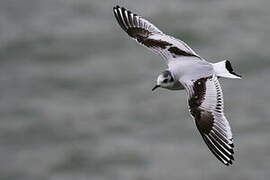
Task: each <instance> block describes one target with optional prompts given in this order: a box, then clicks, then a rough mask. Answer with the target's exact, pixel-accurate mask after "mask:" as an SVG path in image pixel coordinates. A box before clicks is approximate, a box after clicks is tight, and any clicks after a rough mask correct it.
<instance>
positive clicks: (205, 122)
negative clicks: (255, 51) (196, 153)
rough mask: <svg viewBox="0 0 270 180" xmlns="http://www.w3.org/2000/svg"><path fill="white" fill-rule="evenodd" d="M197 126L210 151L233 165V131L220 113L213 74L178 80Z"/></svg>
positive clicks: (216, 81)
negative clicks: (188, 79) (190, 79)
mask: <svg viewBox="0 0 270 180" xmlns="http://www.w3.org/2000/svg"><path fill="white" fill-rule="evenodd" d="M181 83H182V84H183V85H184V86H185V88H186V91H187V94H188V105H189V109H190V113H191V115H192V116H193V118H194V120H195V123H196V126H197V128H198V130H199V132H200V134H201V135H202V137H203V140H204V141H205V143H206V145H207V146H208V148H209V149H210V150H211V152H212V153H213V154H214V155H215V156H216V157H217V158H218V159H219V160H220V161H221V162H223V163H224V164H225V165H229V164H232V160H234V157H233V154H234V151H233V147H234V145H233V138H232V132H231V128H230V125H229V122H228V121H227V119H226V117H225V116H224V113H223V95H222V90H221V87H220V84H219V82H218V79H217V77H216V76H215V75H213V76H209V77H203V78H199V79H196V80H193V81H182V82H181Z"/></svg>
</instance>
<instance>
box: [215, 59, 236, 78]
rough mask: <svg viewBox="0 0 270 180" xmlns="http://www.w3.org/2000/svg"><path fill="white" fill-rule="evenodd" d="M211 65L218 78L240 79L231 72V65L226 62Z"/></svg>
mask: <svg viewBox="0 0 270 180" xmlns="http://www.w3.org/2000/svg"><path fill="white" fill-rule="evenodd" d="M212 65H213V67H214V71H215V73H216V75H217V76H218V77H225V78H232V79H241V76H240V75H238V74H236V73H235V72H234V71H233V68H232V65H231V63H230V61H228V60H225V61H220V62H218V63H213V64H212Z"/></svg>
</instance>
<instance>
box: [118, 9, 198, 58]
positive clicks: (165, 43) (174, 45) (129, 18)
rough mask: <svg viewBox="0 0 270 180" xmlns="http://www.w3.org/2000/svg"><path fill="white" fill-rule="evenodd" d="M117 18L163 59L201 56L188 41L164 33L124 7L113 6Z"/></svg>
mask: <svg viewBox="0 0 270 180" xmlns="http://www.w3.org/2000/svg"><path fill="white" fill-rule="evenodd" d="M113 12H114V15H115V18H116V19H117V21H118V23H119V25H120V26H121V28H122V29H123V30H124V31H125V32H126V33H127V34H128V35H129V36H130V37H132V38H133V39H135V40H137V42H139V43H140V44H142V45H144V46H146V47H148V48H150V49H151V50H152V51H154V52H156V53H158V54H160V55H161V56H162V57H163V59H165V60H167V61H168V60H170V59H174V58H178V59H179V57H186V56H193V57H198V58H199V59H201V58H200V57H199V55H197V54H196V53H195V52H194V51H193V50H192V49H191V48H190V47H189V46H188V45H187V44H186V43H184V42H183V41H180V40H178V39H175V38H173V37H171V36H168V35H166V34H164V33H163V32H162V31H160V30H159V29H158V28H157V27H156V26H154V25H153V24H152V23H150V22H149V21H147V20H146V19H144V18H142V17H140V16H138V15H137V14H134V13H132V12H131V11H129V10H126V9H125V8H123V7H119V6H116V7H114V8H113Z"/></svg>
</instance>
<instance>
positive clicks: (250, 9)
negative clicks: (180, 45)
mask: <svg viewBox="0 0 270 180" xmlns="http://www.w3.org/2000/svg"><path fill="white" fill-rule="evenodd" d="M116 4H119V5H123V6H125V7H127V8H129V9H131V10H133V11H135V13H137V14H140V15H142V16H143V17H146V18H147V19H149V20H151V22H153V23H154V24H155V25H156V26H157V27H159V28H160V29H161V30H163V31H164V32H166V33H168V34H170V35H173V36H175V37H177V38H179V39H181V40H183V41H185V42H186V43H187V44H189V45H190V46H191V47H192V48H193V49H194V50H195V51H196V52H197V53H198V54H200V55H201V56H202V57H204V58H205V59H207V60H209V61H210V62H217V61H220V60H224V59H228V60H230V61H231V63H232V64H233V67H234V69H235V71H236V72H237V73H239V74H241V75H242V76H243V79H242V80H227V79H221V84H222V87H223V92H224V98H225V113H226V116H227V118H228V120H229V122H230V124H231V126H232V130H233V134H234V142H235V162H234V164H233V165H232V166H231V167H226V166H224V165H222V164H221V163H220V162H219V161H218V160H216V158H215V157H214V156H213V155H212V154H211V153H210V151H209V150H208V149H207V147H206V145H205V144H204V143H203V140H202V138H201V137H200V135H199V133H198V132H197V130H196V127H195V124H194V122H193V120H192V118H191V117H190V115H189V111H188V109H187V103H186V94H185V92H180V91H179V92H177V91H174V92H171V91H167V90H161V89H160V90H157V91H156V92H154V93H152V92H151V88H152V87H153V85H154V84H155V79H156V77H157V75H158V74H159V73H160V72H161V71H163V70H164V69H165V68H166V64H165V63H164V62H163V61H162V59H161V58H160V57H159V56H157V55H155V54H152V53H151V52H150V51H148V50H147V49H145V48H144V47H141V46H139V45H138V44H137V43H136V42H135V41H132V40H130V39H129V37H128V36H127V35H126V34H125V33H124V32H123V31H122V30H121V29H120V27H119V26H118V24H117V22H116V20H115V19H114V17H113V14H112V7H113V6H114V5H116ZM269 7H270V3H269V1H268V0H257V1H252V0H239V1H233V0H229V1H212V0H203V1H202V0H191V1H187V0H167V1H163V0H155V1H154V0H137V1H105V0H1V1H0V179H1V180H47V179H48V180H75V179H76V180H86V179H87V180H88V179H90V180H179V179H192V180H215V179H219V180H227V179H238V180H254V179H256V180H268V179H269V177H270V171H269V170H270V95H269V89H270V84H269V77H270V51H269V47H270V36H269V34H270V23H269V19H270V11H269Z"/></svg>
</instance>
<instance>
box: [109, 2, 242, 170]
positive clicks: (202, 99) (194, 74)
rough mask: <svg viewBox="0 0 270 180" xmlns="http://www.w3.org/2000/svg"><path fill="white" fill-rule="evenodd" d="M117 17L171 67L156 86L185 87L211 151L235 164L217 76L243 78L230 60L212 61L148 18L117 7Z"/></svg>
mask: <svg viewBox="0 0 270 180" xmlns="http://www.w3.org/2000/svg"><path fill="white" fill-rule="evenodd" d="M113 12H114V15H115V18H116V19H117V21H118V23H119V25H120V26H121V28H122V29H123V30H124V31H125V32H126V33H127V34H128V35H129V36H130V37H132V38H133V39H135V40H137V42H139V43H140V44H142V45H144V46H146V47H147V48H149V49H151V50H152V51H154V52H156V53H158V54H160V55H161V56H162V57H163V59H165V60H166V62H167V65H168V69H167V70H166V71H164V72H163V73H161V74H160V75H159V76H158V78H157V85H156V86H155V87H154V88H153V90H154V89H156V88H157V87H162V88H166V89H170V90H181V89H185V90H186V92H187V95H188V106H189V109H190V113H191V115H192V117H193V118H194V120H195V124H196V126H197V128H198V130H199V132H200V134H201V136H202V137H203V139H204V141H205V143H206V145H207V146H208V148H209V149H210V150H211V152H212V153H213V154H214V155H215V156H216V157H217V158H218V159H219V160H220V161H221V162H222V163H224V164H225V165H229V164H232V161H233V160H234V157H233V154H234V151H233V147H234V145H233V137H232V132H231V128H230V125H229V123H228V121H227V119H226V117H225V116H224V113H223V95H222V90H221V87H220V84H219V81H218V77H226V78H235V79H240V76H239V75H237V74H236V73H235V72H234V71H233V69H232V67H231V64H230V62H229V61H226V60H225V61H221V62H218V63H209V62H207V61H206V60H204V59H203V58H201V57H200V56H199V55H198V54H197V53H195V52H194V51H193V50H192V49H191V48H190V47H189V46H188V45H187V44H186V43H184V42H183V41H181V40H178V39H175V38H174V37H171V36H169V35H166V34H164V33H163V32H162V31H160V30H159V29H158V28H157V27H155V26H154V25H153V24H152V23H150V22H149V21H147V20H146V19H144V18H142V17H141V16H138V15H137V14H134V13H132V12H131V11H129V10H127V9H125V8H123V7H119V6H116V7H114V8H113Z"/></svg>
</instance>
